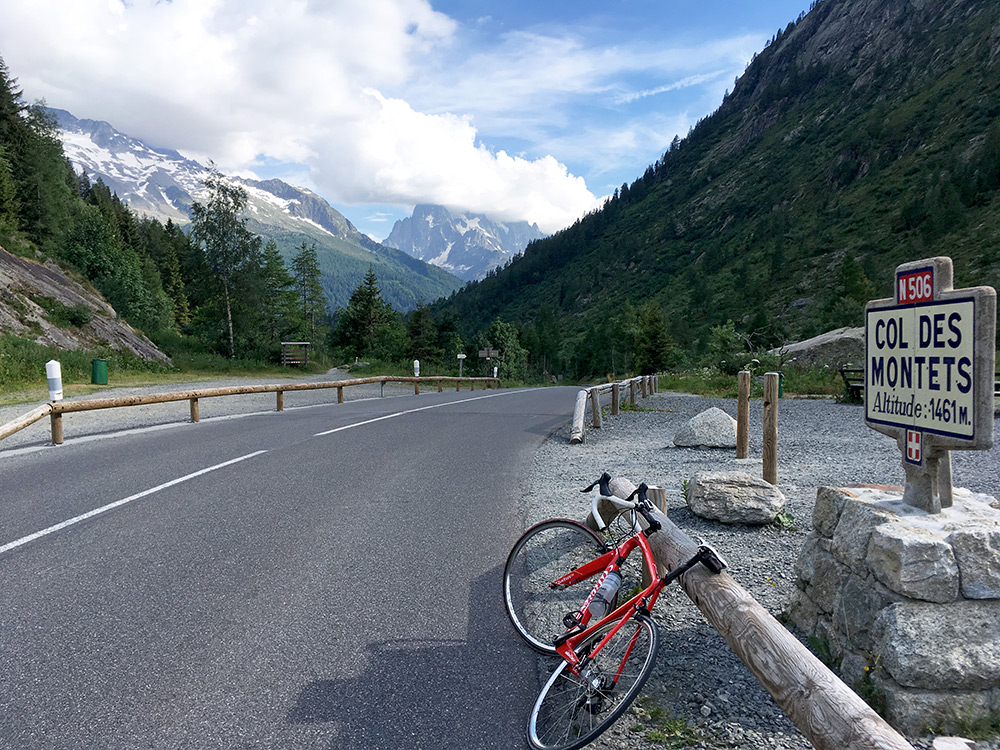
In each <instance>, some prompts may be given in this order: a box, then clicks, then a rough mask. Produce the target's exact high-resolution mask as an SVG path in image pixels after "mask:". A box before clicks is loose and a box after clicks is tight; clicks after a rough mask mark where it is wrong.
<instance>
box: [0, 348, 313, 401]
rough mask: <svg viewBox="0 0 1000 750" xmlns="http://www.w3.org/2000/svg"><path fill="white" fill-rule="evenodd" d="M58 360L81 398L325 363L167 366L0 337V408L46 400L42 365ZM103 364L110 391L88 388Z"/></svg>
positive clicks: (212, 360)
mask: <svg viewBox="0 0 1000 750" xmlns="http://www.w3.org/2000/svg"><path fill="white" fill-rule="evenodd" d="M52 359H54V360H57V361H58V362H59V364H60V366H61V369H62V379H63V394H64V395H65V396H66V397H72V396H85V395H88V394H91V393H94V392H95V391H98V390H103V389H105V388H109V387H111V388H114V387H136V386H143V385H170V384H172V383H197V382H200V381H207V380H215V379H218V378H220V377H225V378H230V377H250V378H267V377H274V378H276V379H277V378H287V377H294V376H298V375H313V374H320V373H324V372H326V371H327V370H329V369H330V365H329V363H327V362H324V361H321V360H314V361H312V362H310V363H309V364H308V365H304V366H301V367H282V366H281V365H276V364H273V363H270V362H263V361H259V360H240V359H228V358H226V357H223V356H221V355H218V354H211V353H205V352H191V351H180V352H176V353H175V354H174V356H173V359H172V361H171V362H170V363H164V362H150V361H148V360H145V359H142V358H141V357H137V356H135V355H132V354H126V353H123V352H119V351H116V350H114V349H107V348H100V349H91V350H86V351H83V350H76V351H74V350H69V349H60V348H58V347H54V346H44V345H42V344H37V343H35V342H34V341H29V340H28V339H22V338H16V337H13V336H2V337H0V384H2V385H0V406H9V405H12V404H24V403H33V402H35V403H36V402H43V401H47V400H48V396H49V390H48V381H47V379H46V374H45V363H46V362H48V361H49V360H52ZM94 359H104V360H106V361H107V365H108V385H106V386H103V385H92V384H91V383H90V379H91V369H92V366H91V362H92V360H94Z"/></svg>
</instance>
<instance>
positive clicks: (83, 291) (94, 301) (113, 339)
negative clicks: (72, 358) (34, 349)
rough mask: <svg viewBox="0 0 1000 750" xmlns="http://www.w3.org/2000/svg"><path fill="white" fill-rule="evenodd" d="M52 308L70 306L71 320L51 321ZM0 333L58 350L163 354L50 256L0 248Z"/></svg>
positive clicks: (157, 358) (159, 358)
mask: <svg viewBox="0 0 1000 750" xmlns="http://www.w3.org/2000/svg"><path fill="white" fill-rule="evenodd" d="M53 310H70V311H73V313H74V314H73V315H71V316H70V317H73V318H75V319H76V320H77V321H78V324H77V325H69V324H63V325H60V324H57V323H56V322H53V320H52V318H53V317H55V315H54V314H53V312H52V311H53ZM0 334H3V335H6V336H19V337H21V338H26V339H30V340H32V341H35V342H37V343H39V344H44V345H46V346H56V347H59V348H60V349H86V348H93V347H99V346H107V347H110V348H112V349H116V350H118V351H122V352H130V353H132V354H134V355H136V356H137V357H142V358H143V359H147V360H155V361H161V362H165V361H167V360H168V359H169V358H168V357H167V355H166V354H164V353H163V352H162V351H160V350H159V349H158V348H157V347H156V345H155V344H153V342H151V341H150V340H149V339H148V338H146V337H145V336H144V335H143V334H142V333H140V332H139V331H137V330H135V329H134V328H132V326H130V325H129V324H128V323H126V322H125V321H123V320H121V319H120V318H119V317H118V313H116V312H115V310H114V308H112V307H111V305H109V304H108V303H107V302H105V301H104V299H103V298H102V297H101V296H100V295H99V294H98V293H97V292H94V291H91V290H88V289H87V288H86V287H84V286H83V284H81V283H79V282H78V281H75V280H74V279H72V278H70V277H69V276H68V275H67V274H66V273H65V272H63V271H62V270H61V269H60V268H59V266H57V265H56V264H55V263H54V262H52V261H47V262H46V263H44V264H43V263H36V262H35V261H32V260H28V259H26V258H21V257H18V256H16V255H12V254H11V253H8V252H7V251H6V250H4V249H3V248H0Z"/></svg>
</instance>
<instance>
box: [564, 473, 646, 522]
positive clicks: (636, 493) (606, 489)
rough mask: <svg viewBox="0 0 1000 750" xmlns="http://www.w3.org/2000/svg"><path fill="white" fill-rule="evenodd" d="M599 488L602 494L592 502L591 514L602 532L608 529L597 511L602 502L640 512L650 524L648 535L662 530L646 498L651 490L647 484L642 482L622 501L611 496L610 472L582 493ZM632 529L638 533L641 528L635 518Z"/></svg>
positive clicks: (602, 475)
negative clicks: (608, 501)
mask: <svg viewBox="0 0 1000 750" xmlns="http://www.w3.org/2000/svg"><path fill="white" fill-rule="evenodd" d="M598 486H600V494H599V495H598V496H597V497H595V498H594V499H593V501H591V504H590V513H591V515H592V516H593V518H594V521H596V522H597V525H598V527H599V528H600V530H601V531H603V530H604V529H606V528H607V527H608V525H607V523H605V522H604V518H603V517H602V516H601V514H600V512H599V511H598V509H597V506H598V503H599V502H600V501H601V500H610V501H611V503H612V504H613V505H615V506H616V507H618V508H621V509H622V510H634V511H636V512H638V513H639V515H641V516H642V517H643V518H645V519H646V523H648V524H649V528H648V529H647V531H646V534H647V535H648V534H652V533H653V532H654V531H659V530H660V529H661V528H662V527H661V526H660V522H659V521H657V520H656V519H655V518H653V516H652V514H651V512H650V511H652V510H653V504H652V503H651V502H650V501H649V498H648V497H647V496H646V492H647V491H648V490H649V487H648V486H647V485H646V483H645V482H642V483H641V484H640V485H639V486H638V487H636V488H635V490H633V491H632V494H630V495H629V496H628V497H627V498H625V499H624V500H622V499H620V498H617V497H615V496H614V495H612V494H611V475H610V474H608V472H604V473H603V474H601V478H600V479H598V480H597V481H596V482H594V483H593V484H591V485H590V486H589V487H585V488H583V489H582V490H580V492H590V491H591V490H593V489H594V487H598ZM633 498H635V499H633ZM632 528H633V530H634V531H636V532H638V531H639V527H638V525H637V524H636V522H635V517H634V516H633V518H632Z"/></svg>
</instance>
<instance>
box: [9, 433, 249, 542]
mask: <svg viewBox="0 0 1000 750" xmlns="http://www.w3.org/2000/svg"><path fill="white" fill-rule="evenodd" d="M262 453H267V451H266V450H264V451H254V452H253V453H248V454H247V455H245V456H240V457H239V458H234V459H231V460H229V461H224V462H223V463H221V464H216V465H215V466H209V467H208V468H205V469H201V470H200V471H196V472H194V473H193V474H188V475H187V476H183V477H178V478H177V479H171V480H170V481H169V482H164V483H163V484H160V485H157V486H156V487H150V488H149V489H148V490H143V491H142V492H139V493H137V494H135V495H131V496H130V497H126V498H123V499H122V500H116V501H115V502H113V503H108V504H107V505H104V506H102V507H100V508H95V509H94V510H91V511H87V512H86V513H83V514H82V515H79V516H76V517H75V518H70V519H69V520H68V521H63V522H62V523H57V524H56V525H55V526H49V527H48V528H47V529H42V530H41V531H36V532H35V533H34V534H29V535H28V536H25V537H22V538H20V539H18V540H17V541H15V542H10V543H8V544H5V545H3V546H2V547H0V555H2V554H3V553H4V552H8V551H10V550H12V549H15V548H17V547H21V546H23V545H25V544H28V543H29V542H33V541H35V540H36V539H40V538H41V537H43V536H48V535H49V534H54V533H55V532H57V531H61V530H62V529H65V528H66V527H68V526H73V525H74V524H78V523H80V522H81V521H86V520H87V519H88V518H93V517H94V516H97V515H100V514H101V513H106V512H107V511H109V510H112V509H113V508H117V507H119V506H121V505H125V504H126V503H130V502H132V501H133V500H138V499H139V498H141V497H146V496H147V495H152V494H153V493H154V492H159V491H160V490H165V489H166V488H167V487H173V486H174V485H175V484H180V483H181V482H186V481H188V480H189V479H194V478H195V477H200V476H201V475H202V474H208V472H210V471H215V470H216V469H221V468H223V467H225V466H232V465H233V464H236V463H239V462H240V461H246V460H247V459H248V458H253V457H254V456H259V455H260V454H262Z"/></svg>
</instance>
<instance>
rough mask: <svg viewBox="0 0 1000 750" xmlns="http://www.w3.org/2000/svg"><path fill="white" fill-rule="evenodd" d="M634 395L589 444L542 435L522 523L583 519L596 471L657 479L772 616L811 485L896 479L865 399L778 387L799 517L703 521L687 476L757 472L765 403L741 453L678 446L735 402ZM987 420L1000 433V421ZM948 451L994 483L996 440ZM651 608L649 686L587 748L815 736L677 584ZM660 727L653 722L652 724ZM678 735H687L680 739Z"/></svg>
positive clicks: (917, 741) (589, 434) (753, 743)
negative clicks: (689, 500) (689, 425)
mask: <svg viewBox="0 0 1000 750" xmlns="http://www.w3.org/2000/svg"><path fill="white" fill-rule="evenodd" d="M640 406H641V408H642V410H641V411H628V412H626V411H623V412H622V413H621V415H620V416H617V417H612V416H608V417H606V418H605V419H604V424H603V427H602V428H601V429H597V430H595V429H590V428H588V429H587V431H586V438H585V441H584V443H583V444H580V445H571V444H570V443H569V430H570V426H569V425H568V424H567V425H566V426H565V427H564V428H563V429H561V430H560V431H559V432H557V433H556V434H554V435H552V436H551V437H550V439H549V440H547V441H546V442H545V443H544V444H543V446H542V447H541V449H540V450H539V451H538V453H537V454H536V455H535V459H534V462H533V465H532V467H531V471H530V476H529V477H528V481H527V483H526V484H527V487H528V488H529V489H528V492H527V494H526V496H525V497H524V508H523V512H524V517H525V523H526V526H525V528H527V526H528V525H531V524H532V523H535V522H537V521H540V520H543V519H544V518H548V517H552V516H564V517H570V518H576V519H578V520H583V519H584V517H585V516H586V515H587V513H588V511H589V504H588V503H589V500H588V499H587V498H586V497H585V496H583V495H580V493H579V492H578V491H577V490H578V489H579V488H581V487H584V486H586V485H588V484H590V483H591V482H592V481H594V480H595V479H596V478H597V477H598V476H600V474H601V472H602V471H608V472H610V473H611V475H612V476H618V477H624V478H627V479H630V480H631V481H632V482H634V483H635V484H638V483H639V482H646V483H647V484H650V485H654V484H655V485H660V486H662V487H665V488H666V490H667V506H668V510H667V515H668V517H669V518H670V519H671V520H672V521H673V522H674V523H675V524H677V525H678V526H679V527H680V528H682V529H684V530H685V531H686V532H687V533H688V534H689V535H690V536H691V537H692V538H697V537H702V538H704V539H705V540H706V541H707V542H708V543H710V544H712V545H713V546H714V547H716V548H717V549H718V550H719V551H720V552H721V553H722V554H723V555H724V556H725V557H726V559H727V560H728V562H729V566H730V571H729V572H730V573H731V574H732V575H733V577H734V578H735V579H736V581H737V582H738V583H739V584H740V585H741V586H743V587H744V588H745V589H746V590H747V591H748V592H749V593H750V594H751V595H752V596H753V597H754V598H755V599H757V601H758V602H760V603H761V604H762V605H763V606H764V607H765V609H767V610H768V611H769V612H770V613H771V614H772V615H774V616H776V617H779V618H780V616H781V614H782V611H783V609H784V607H785V606H786V603H787V602H788V601H789V598H790V595H791V593H792V590H793V587H794V585H795V573H794V564H795V560H796V558H797V556H798V553H799V549H800V548H801V546H802V543H803V541H804V539H805V537H806V534H807V533H808V532H809V530H810V528H811V525H812V509H813V504H814V502H815V498H816V491H817V489H818V488H819V487H821V486H843V485H845V484H851V483H875V484H891V485H900V484H902V483H903V481H904V475H903V468H902V464H901V459H900V453H899V450H898V448H897V447H896V443H895V441H893V440H892V439H890V438H888V437H886V436H884V435H881V434H879V433H876V432H874V431H873V430H870V429H868V428H867V427H866V426H865V424H864V410H863V407H862V406H859V405H850V404H840V403H836V402H834V401H832V400H825V399H783V400H782V401H781V402H780V406H779V416H778V425H779V426H778V430H779V435H778V488H779V489H780V490H781V491H782V492H783V493H784V495H785V497H786V498H787V505H786V509H785V510H786V512H788V513H790V514H791V515H792V517H793V518H794V528H793V529H790V530H781V529H779V528H778V527H776V526H765V527H750V526H727V525H724V524H721V523H717V522H713V521H707V520H704V519H701V518H699V517H697V516H695V515H694V514H693V513H691V512H690V511H689V510H688V508H687V506H686V504H685V502H684V498H683V494H682V485H683V482H684V480H686V479H689V478H690V477H691V476H693V475H694V474H695V473H696V472H698V471H745V472H747V473H750V474H753V475H755V476H758V477H759V476H760V475H761V469H762V466H761V450H762V445H761V443H762V430H763V425H762V408H761V402H760V401H759V400H758V401H753V402H751V408H750V454H749V455H750V456H751V458H748V459H743V460H737V459H736V458H735V450H726V449H704V450H697V449H689V448H677V447H674V445H673V436H674V434H675V433H676V432H677V431H678V430H679V429H680V428H681V427H682V426H683V425H684V423H685V422H686V421H687V420H688V419H690V418H691V417H693V416H695V415H696V414H698V413H700V412H702V411H704V410H705V409H708V408H709V407H712V406H717V407H719V408H721V409H723V410H724V411H726V412H727V413H729V414H730V415H732V416H734V417H735V415H736V402H735V400H731V399H711V398H702V397H699V396H691V395H685V394H676V393H658V394H654V395H652V396H650V397H649V398H647V399H645V400H643V401H641V402H640ZM995 428H996V429H997V434H1000V424H996V425H995ZM952 456H953V459H952V460H953V472H954V483H955V486H956V487H966V488H968V489H970V490H973V491H976V492H984V493H988V494H995V493H996V488H997V486H1000V448H998V447H997V446H994V448H993V449H992V450H991V451H955V452H953V454H952ZM654 615H655V616H656V619H657V621H658V623H659V624H660V626H661V627H660V636H661V645H660V652H659V658H658V659H657V665H656V669H655V671H654V673H653V676H652V677H651V678H650V680H649V682H648V683H647V684H646V687H645V693H646V696H645V698H640V700H639V701H637V702H636V705H635V706H633V708H631V709H630V710H629V711H628V712H627V713H626V714H625V715H624V716H623V717H622V718H621V719H620V720H619V721H618V722H617V723H616V724H615V726H614V727H612V729H611V730H609V731H608V732H606V733H605V735H603V736H602V737H601V738H599V739H598V740H597V741H595V742H594V743H593V745H592V746H593V747H596V748H613V749H614V750H625V749H626V748H628V749H635V750H637V749H645V748H650V749H651V748H662V747H664V746H668V747H682V746H691V747H699V748H712V747H738V748H752V749H756V748H761V749H763V748H788V749H790V750H792V749H794V750H798V749H799V748H809V747H811V745H810V744H809V742H807V741H806V739H805V738H804V737H803V736H802V734H801V733H800V732H799V731H798V729H797V728H796V727H795V726H794V725H793V724H792V723H791V722H790V721H789V719H788V718H787V717H786V716H785V715H784V713H783V712H782V711H781V710H780V709H779V708H778V707H777V705H776V704H775V703H774V702H773V700H772V699H771V697H770V696H769V695H768V694H767V693H766V691H765V690H764V689H763V688H762V687H761V686H760V684H759V683H758V682H757V680H756V679H755V678H754V677H753V675H752V674H751V673H750V671H749V670H748V669H747V668H746V667H745V666H744V665H743V663H742V662H741V661H740V660H739V659H738V658H737V657H736V656H735V654H733V652H732V651H731V650H730V649H729V647H728V646H727V645H726V643H725V641H723V639H722V637H721V636H720V635H719V634H718V633H717V632H716V631H715V629H714V628H712V626H711V625H709V624H708V622H707V621H706V620H705V619H704V617H703V616H702V615H701V613H700V612H699V611H698V609H697V608H696V607H695V606H694V605H693V604H692V603H691V602H690V601H689V600H688V599H687V597H686V596H685V595H684V593H683V592H682V591H681V589H680V588H679V587H677V586H671V587H669V588H668V589H667V590H665V591H664V595H663V596H661V598H660V601H659V603H658V606H657V608H656V611H655V612H654ZM796 635H797V636H798V637H800V638H801V634H798V633H796ZM540 668H541V666H540ZM549 669H551V666H550V667H549ZM665 714H669V715H670V716H671V717H673V718H674V719H679V720H680V721H679V722H677V724H676V725H673V726H672V727H671V728H672V729H675V730H677V731H678V732H679V736H678V737H677V740H671V739H669V738H668V739H664V735H665V734H669V733H668V732H665V731H664V730H663V721H664V720H663V718H662V717H663V716H664V715H665ZM654 729H657V730H658V731H659V732H661V734H656V733H653V734H650V732H651V730H654ZM647 737H651V738H652V739H654V740H656V739H659V741H651V740H650V739H648V738H647ZM684 738H686V740H687V741H686V742H682V741H679V740H681V739H684ZM909 739H910V741H911V742H912V743H913V744H914V746H915V747H917V748H930V747H931V742H932V739H933V738H932V737H930V736H927V737H920V738H909ZM672 741H676V744H670V743H671V742H672ZM664 743H666V744H664ZM978 747H979V749H980V750H1000V742H998V741H996V740H994V741H990V742H980V743H979V744H978Z"/></svg>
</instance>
